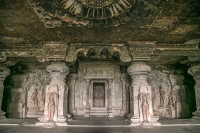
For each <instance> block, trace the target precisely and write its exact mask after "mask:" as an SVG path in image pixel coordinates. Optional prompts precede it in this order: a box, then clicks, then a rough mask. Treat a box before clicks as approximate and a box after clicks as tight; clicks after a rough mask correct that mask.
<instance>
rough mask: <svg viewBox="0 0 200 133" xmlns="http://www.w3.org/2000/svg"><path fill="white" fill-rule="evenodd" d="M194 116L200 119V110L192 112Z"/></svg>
mask: <svg viewBox="0 0 200 133" xmlns="http://www.w3.org/2000/svg"><path fill="white" fill-rule="evenodd" d="M192 114H193V115H194V116H193V117H192V118H193V119H198V120H200V111H195V112H193V113H192Z"/></svg>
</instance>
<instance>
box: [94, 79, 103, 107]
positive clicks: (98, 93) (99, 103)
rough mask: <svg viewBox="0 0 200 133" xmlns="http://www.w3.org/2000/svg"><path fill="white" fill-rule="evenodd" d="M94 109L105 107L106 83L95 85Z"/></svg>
mask: <svg viewBox="0 0 200 133" xmlns="http://www.w3.org/2000/svg"><path fill="white" fill-rule="evenodd" d="M93 107H105V83H96V82H94V83H93Z"/></svg>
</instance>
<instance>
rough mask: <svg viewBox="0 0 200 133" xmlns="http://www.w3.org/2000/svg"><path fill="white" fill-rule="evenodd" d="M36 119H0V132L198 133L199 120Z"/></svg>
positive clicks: (199, 130)
mask: <svg viewBox="0 0 200 133" xmlns="http://www.w3.org/2000/svg"><path fill="white" fill-rule="evenodd" d="M36 122H38V120H37V119H4V120H0V133H200V120H196V119H160V120H159V122H160V123H161V126H154V127H153V126H145V127H144V126H129V125H128V124H127V123H126V121H124V120H123V118H122V117H114V118H84V117H76V118H75V119H74V120H72V121H70V122H69V123H68V125H67V126H59V127H55V128H50V129H49V128H43V127H41V126H36V125H35V123H36Z"/></svg>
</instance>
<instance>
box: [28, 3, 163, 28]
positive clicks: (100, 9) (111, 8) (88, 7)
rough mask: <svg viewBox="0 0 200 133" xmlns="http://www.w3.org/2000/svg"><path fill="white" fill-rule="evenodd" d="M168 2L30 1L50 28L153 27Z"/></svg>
mask: <svg viewBox="0 0 200 133" xmlns="http://www.w3.org/2000/svg"><path fill="white" fill-rule="evenodd" d="M165 1H166V0H31V1H30V0H29V2H28V3H29V5H30V6H31V7H32V8H33V9H34V11H35V12H36V14H37V15H38V16H39V18H40V19H41V21H42V22H44V24H45V26H46V27H47V28H54V27H65V26H70V27H71V26H87V27H100V26H106V27H107V26H118V25H121V24H129V25H130V26H136V27H143V28H144V27H149V26H151V23H152V22H154V21H155V19H156V18H157V16H158V15H159V14H160V12H161V10H162V7H163V6H164V3H165Z"/></svg>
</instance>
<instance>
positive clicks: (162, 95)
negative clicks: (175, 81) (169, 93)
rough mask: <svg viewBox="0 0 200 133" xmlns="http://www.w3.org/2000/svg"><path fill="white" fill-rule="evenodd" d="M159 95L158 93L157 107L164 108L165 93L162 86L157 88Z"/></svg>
mask: <svg viewBox="0 0 200 133" xmlns="http://www.w3.org/2000/svg"><path fill="white" fill-rule="evenodd" d="M159 93H160V105H159V107H163V106H164V100H165V91H164V89H163V86H160V87H159Z"/></svg>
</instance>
